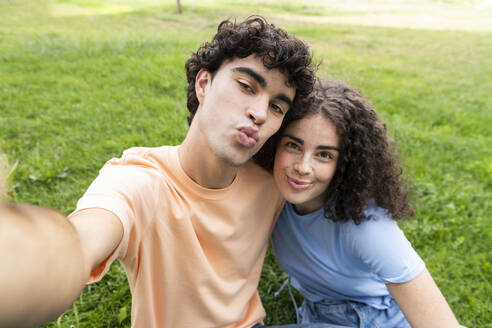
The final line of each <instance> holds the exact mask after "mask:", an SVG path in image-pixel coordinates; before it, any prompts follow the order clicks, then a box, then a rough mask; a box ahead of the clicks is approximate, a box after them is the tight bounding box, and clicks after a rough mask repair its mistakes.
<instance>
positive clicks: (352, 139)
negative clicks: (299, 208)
mask: <svg viewBox="0 0 492 328" xmlns="http://www.w3.org/2000/svg"><path fill="white" fill-rule="evenodd" d="M319 113H323V115H325V117H326V118H328V119H329V120H330V121H331V122H333V124H334V125H335V128H336V132H337V135H338V138H339V148H340V154H339V157H338V162H337V168H336V171H335V174H334V175H333V178H332V180H331V182H330V185H329V186H328V189H327V190H326V194H325V200H326V202H325V216H326V217H327V218H329V219H331V220H333V221H342V222H346V221H349V220H353V221H354V222H355V223H356V224H360V223H361V222H362V221H364V220H367V219H370V218H368V217H365V216H364V213H363V209H364V207H365V206H366V205H367V204H368V203H369V202H370V201H371V200H374V201H375V202H376V204H377V205H378V206H380V207H382V208H384V209H386V210H387V211H388V213H389V214H390V215H391V217H392V218H393V219H394V220H398V219H401V218H405V217H409V216H413V214H414V213H413V209H412V206H411V205H410V203H409V197H408V192H407V189H406V186H405V184H404V181H403V179H402V168H401V166H400V163H399V161H398V158H397V154H396V149H395V144H394V143H393V142H392V141H391V140H390V139H389V137H388V136H387V130H386V125H385V124H384V123H383V122H382V121H380V120H379V118H378V115H377V114H376V111H375V110H374V109H373V107H372V105H371V104H370V103H369V101H367V100H366V99H365V98H364V97H363V96H362V95H361V93H360V92H359V91H357V90H356V89H354V88H352V87H351V86H349V85H348V84H346V83H344V82H342V81H325V82H322V81H318V83H317V84H316V86H315V87H314V90H313V92H312V93H311V94H310V96H309V97H308V98H307V99H305V100H304V101H303V103H302V104H301V108H300V109H299V110H298V111H297V112H296V113H295V114H293V115H290V116H289V117H286V120H285V122H284V124H283V125H282V128H281V129H280V131H279V132H278V133H277V134H276V135H274V137H272V138H271V139H270V140H269V141H268V142H267V144H266V145H265V146H264V148H262V149H261V151H260V152H259V153H258V154H257V155H256V156H255V161H256V162H257V163H258V164H260V165H262V166H263V167H264V168H266V169H268V170H272V168H273V162H274V159H273V158H274V156H272V154H273V153H274V150H275V148H276V144H277V142H278V141H279V139H280V137H281V135H282V131H283V130H284V129H285V127H286V126H287V125H289V124H290V123H291V122H293V121H295V120H298V119H301V118H303V117H305V116H307V115H313V114H319Z"/></svg>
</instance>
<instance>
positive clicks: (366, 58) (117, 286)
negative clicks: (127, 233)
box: [0, 0, 492, 327]
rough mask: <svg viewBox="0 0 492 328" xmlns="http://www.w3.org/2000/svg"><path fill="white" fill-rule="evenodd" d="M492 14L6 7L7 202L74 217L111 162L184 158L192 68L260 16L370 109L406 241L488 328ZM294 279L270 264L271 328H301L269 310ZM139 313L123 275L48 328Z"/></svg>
mask: <svg viewBox="0 0 492 328" xmlns="http://www.w3.org/2000/svg"><path fill="white" fill-rule="evenodd" d="M490 2H491V1H482V2H480V1H472V0H468V1H466V0H427V1H424V0H414V1H385V0H380V1H369V0H348V1H343V2H342V1H328V0H326V1H314V0H313V1H309V0H305V1H300V0H298V1H281V0H278V1H274V0H264V1H257V0H249V1H240V0H218V1H210V0H201V1H191V0H189V1H188V0H182V1H181V10H182V13H181V14H177V13H176V2H175V1H157V0H142V1H130V0H107V1H97V0H69V1H62V0H40V1H34V0H33V1H30V0H0V147H1V148H2V149H3V151H4V152H5V153H6V155H7V158H8V166H9V181H10V188H9V199H10V200H11V201H15V202H27V203H34V204H40V205H43V206H48V207H53V208H56V209H59V210H61V211H63V212H64V213H70V212H71V211H72V210H73V209H74V208H75V204H76V201H77V199H78V198H80V197H81V196H82V194H83V192H84V191H85V190H86V188H87V187H88V185H89V184H90V182H91V181H92V180H93V179H94V178H95V177H96V175H97V173H98V170H99V169H100V167H101V166H102V165H103V164H104V162H105V161H106V160H108V159H110V158H112V157H119V156H120V155H121V153H122V151H123V150H124V149H126V148H129V147H133V146H160V145H164V144H166V145H175V144H178V143H180V141H181V140H182V139H183V138H184V136H185V134H186V130H187V124H186V119H185V118H186V116H187V109H186V100H185V85H186V79H185V72H184V62H185V61H186V59H187V58H188V57H189V55H190V53H191V52H192V51H194V50H196V49H197V48H198V46H199V45H200V44H201V43H202V42H203V41H205V40H210V38H211V37H212V35H213V34H214V32H215V29H216V27H217V25H218V23H219V22H220V21H221V20H223V19H226V18H235V17H236V18H238V19H239V20H240V19H243V18H245V17H247V16H248V15H250V14H261V15H264V16H265V17H267V18H268V19H269V20H270V21H272V22H274V23H275V24H277V25H278V26H281V27H283V28H285V29H287V30H288V31H289V32H291V33H293V34H295V35H296V36H298V37H299V38H301V39H304V40H305V41H306V42H308V43H309V44H310V45H311V47H312V50H313V52H314V55H315V59H316V61H317V62H318V63H320V65H319V71H318V74H319V76H320V77H322V78H336V79H344V80H347V81H348V82H349V83H351V84H353V85H354V86H356V87H358V88H359V89H361V90H362V92H363V93H364V94H365V95H366V96H367V97H368V98H369V99H370V100H371V101H372V103H373V104H374V105H375V107H376V108H377V110H378V112H379V113H380V115H381V116H382V118H383V120H384V121H385V122H386V123H387V125H388V128H389V130H390V132H391V134H392V135H393V136H394V137H395V139H396V140H397V141H398V143H399V145H400V148H401V157H402V160H403V162H404V164H405V173H406V176H407V177H409V178H410V180H411V184H410V186H411V189H412V194H413V199H414V204H415V208H416V218H415V219H412V220H409V221H405V222H402V223H401V224H400V226H401V227H402V229H403V230H404V231H405V233H406V235H407V237H408V239H409V240H410V241H411V242H412V244H413V245H414V247H415V248H416V250H417V251H418V252H419V254H420V255H421V256H422V258H423V259H424V260H425V262H426V263H427V267H428V268H429V270H430V272H431V273H432V275H433V277H434V279H435V280H436V282H437V284H438V285H439V287H440V288H441V290H442V292H443V294H444V295H445V297H446V298H447V300H448V302H449V304H450V305H451V307H452V308H453V310H454V312H455V314H456V316H457V317H458V319H459V320H460V322H461V323H462V324H464V325H466V326H468V327H492V314H491V313H492V304H491V303H492V299H491V295H492V288H491V281H492V274H491V262H492V258H491V248H492V231H491V229H492V222H491V219H492V202H491V199H492V133H491V132H492V4H491V3H490ZM9 269H11V268H7V270H9ZM12 270H13V268H12ZM12 274H15V272H12ZM285 278H286V275H285V274H284V273H283V272H282V271H281V270H280V269H279V268H278V267H277V266H276V264H275V263H274V259H273V255H272V253H271V251H269V252H268V254H267V259H266V262H265V266H264V269H263V273H262V279H261V284H260V287H259V290H260V295H261V297H262V300H263V302H264V305H265V308H266V310H267V319H266V323H267V324H275V323H289V322H294V320H295V312H294V309H293V307H292V304H291V302H290V299H289V297H288V294H287V292H286V291H284V292H283V293H282V294H281V295H280V296H279V297H278V298H276V299H275V298H274V296H273V294H274V292H275V291H276V290H277V289H278V288H279V287H280V285H281V284H282V282H283V281H284V279H285ZM60 288H63V286H60ZM0 292H1V291H0ZM56 292H57V291H56V290H54V291H53V293H56ZM296 297H297V299H298V301H300V297H299V295H298V294H296ZM177 301H178V302H179V300H177ZM130 312H131V296H130V292H129V289H128V284H127V282H126V277H125V274H124V271H123V269H122V267H121V266H120V265H119V264H118V263H116V264H114V265H113V266H112V269H111V271H110V273H109V274H108V275H107V276H106V277H105V278H104V279H103V280H102V281H101V282H99V283H97V284H95V285H91V286H87V287H86V288H85V290H84V292H83V294H82V295H81V297H80V298H79V300H78V301H77V302H76V303H75V305H74V306H73V307H72V308H70V309H68V310H67V312H66V313H65V314H63V315H62V316H60V317H59V318H58V320H55V321H53V322H52V323H50V324H48V325H46V327H129V325H130Z"/></svg>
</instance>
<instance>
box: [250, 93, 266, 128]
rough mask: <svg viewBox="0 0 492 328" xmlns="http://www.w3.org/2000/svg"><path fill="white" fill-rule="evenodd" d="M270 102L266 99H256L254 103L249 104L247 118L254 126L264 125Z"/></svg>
mask: <svg viewBox="0 0 492 328" xmlns="http://www.w3.org/2000/svg"><path fill="white" fill-rule="evenodd" d="M269 106H270V101H269V99H268V98H267V97H258V98H257V99H255V101H253V102H251V104H250V105H249V106H248V110H247V114H248V117H249V118H250V119H251V120H252V121H253V122H254V123H255V124H256V125H260V124H263V123H265V121H266V118H267V115H268V107H269Z"/></svg>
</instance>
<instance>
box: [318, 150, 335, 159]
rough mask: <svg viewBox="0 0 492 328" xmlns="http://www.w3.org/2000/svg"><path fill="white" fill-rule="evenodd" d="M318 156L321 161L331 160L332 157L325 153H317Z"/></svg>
mask: <svg viewBox="0 0 492 328" xmlns="http://www.w3.org/2000/svg"><path fill="white" fill-rule="evenodd" d="M318 156H319V157H321V158H322V159H333V155H332V154H330V153H329V152H327V151H324V152H321V153H319V154H318Z"/></svg>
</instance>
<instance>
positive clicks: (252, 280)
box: [0, 17, 314, 327]
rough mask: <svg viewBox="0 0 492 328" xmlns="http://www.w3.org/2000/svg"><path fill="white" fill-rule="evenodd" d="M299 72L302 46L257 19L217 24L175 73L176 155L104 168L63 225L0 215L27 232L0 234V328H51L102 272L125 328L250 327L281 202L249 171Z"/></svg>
mask: <svg viewBox="0 0 492 328" xmlns="http://www.w3.org/2000/svg"><path fill="white" fill-rule="evenodd" d="M310 63H311V55H310V52H309V49H308V47H307V46H306V45H305V44H304V43H303V42H301V41H300V40H298V39H296V38H295V37H293V36H292V35H289V34H287V33H286V32H285V31H283V30H281V29H279V28H276V27H274V26H273V25H270V24H268V23H267V22H266V21H265V20H264V19H263V18H260V17H252V18H250V19H248V20H246V21H244V22H242V23H240V24H236V23H234V22H231V21H224V22H222V23H221V24H220V25H219V28H218V32H217V34H216V35H215V36H214V38H213V40H212V41H211V42H210V43H205V44H204V45H203V46H202V47H200V48H199V49H198V51H197V52H196V53H195V54H193V55H192V57H191V58H190V59H189V60H188V61H187V63H186V70H187V78H188V83H189V86H188V108H189V110H190V117H189V122H190V129H189V131H188V134H187V136H186V138H185V140H184V141H183V143H182V144H181V145H180V146H176V147H170V146H163V147H159V148H133V149H129V150H127V151H125V152H124V153H123V156H122V157H121V158H119V159H112V160H110V161H109V162H107V163H106V165H105V166H104V168H102V169H101V171H100V174H99V176H98V177H97V178H96V180H95V181H94V182H93V183H92V184H91V186H90V187H89V189H88V190H87V192H86V194H85V195H84V196H83V197H82V198H81V199H80V200H79V202H78V204H77V209H76V210H75V212H74V213H72V214H71V216H70V219H69V221H68V220H65V219H64V217H63V216H61V215H59V214H56V213H54V212H52V211H50V210H45V209H42V210H39V211H38V210H37V208H35V207H30V206H21V207H19V206H10V207H8V208H7V209H6V210H5V209H4V210H5V211H9V212H8V213H10V214H9V215H8V216H10V217H28V218H29V219H27V220H18V221H17V222H15V220H10V221H9V219H7V220H4V223H3V227H0V229H4V231H9V235H8V236H7V235H5V233H4V235H2V232H0V243H2V244H0V249H1V248H2V247H4V246H7V244H8V245H9V247H10V249H11V250H12V249H15V252H11V253H10V254H5V257H4V258H5V259H6V260H5V262H4V263H3V264H2V266H3V267H4V268H7V270H8V271H9V272H10V273H11V274H9V272H7V271H5V270H2V273H0V290H2V296H0V326H2V327H7V326H9V327H10V326H21V325H27V326H28V325H32V324H35V323H39V322H43V321H46V320H50V319H54V318H56V317H57V316H58V315H59V314H61V313H62V312H63V311H64V310H65V309H66V308H67V307H69V306H70V305H71V304H72V302H73V301H74V300H75V299H76V298H77V297H78V295H79V294H80V292H81V290H82V289H83V287H84V285H85V283H86V282H87V281H88V282H89V283H90V282H95V281H98V280H99V279H101V278H102V276H103V275H104V274H105V273H106V272H107V270H108V269H109V266H110V265H111V263H112V262H113V261H114V260H115V259H119V260H120V261H121V263H122V264H123V266H124V268H125V270H126V273H127V277H128V281H129V285H130V289H131V291H132V327H251V326H253V325H255V324H256V323H258V322H260V321H261V320H262V319H263V318H264V316H265V313H264V310H263V308H262V306H261V302H260V298H259V296H258V293H257V291H256V288H257V285H258V281H259V277H260V273H261V267H262V264H263V258H264V255H265V251H266V247H267V242H268V238H269V235H270V232H271V230H272V228H273V226H272V225H273V219H274V217H276V214H277V211H278V210H279V209H280V205H281V202H282V200H281V197H280V195H279V193H278V191H277V190H276V188H275V186H274V183H273V180H272V177H271V176H270V175H269V174H268V173H266V172H265V171H263V170H262V169H260V168H259V167H258V166H256V165H255V164H253V163H252V162H251V161H249V160H250V158H251V157H252V156H253V155H254V154H255V153H256V152H257V151H258V150H259V149H260V148H261V146H262V145H263V143H264V142H265V141H266V140H267V139H268V138H269V137H270V136H271V135H272V134H273V133H274V132H276V131H277V130H278V128H279V127H280V125H281V123H282V120H283V118H284V116H285V115H286V114H287V112H288V111H289V110H292V108H293V107H295V106H294V103H296V102H297V101H298V100H299V99H300V98H303V97H305V96H306V95H307V94H308V93H309V91H310V90H311V89H312V85H313V83H314V76H313V71H312V69H311V64H310ZM8 216H7V217H8ZM20 221H22V223H21V224H19V223H18V222H20ZM10 232H12V233H10ZM12 236H14V237H12ZM0 256H4V254H3V252H2V251H1V250H0ZM19 258H20V259H26V260H27V261H26V260H22V261H19V260H18V259H19ZM21 270H22V271H23V272H21V273H19V271H21ZM14 274H15V276H13V275H14ZM60 287H62V288H60Z"/></svg>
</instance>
